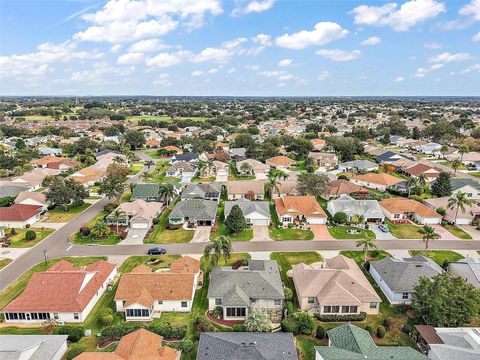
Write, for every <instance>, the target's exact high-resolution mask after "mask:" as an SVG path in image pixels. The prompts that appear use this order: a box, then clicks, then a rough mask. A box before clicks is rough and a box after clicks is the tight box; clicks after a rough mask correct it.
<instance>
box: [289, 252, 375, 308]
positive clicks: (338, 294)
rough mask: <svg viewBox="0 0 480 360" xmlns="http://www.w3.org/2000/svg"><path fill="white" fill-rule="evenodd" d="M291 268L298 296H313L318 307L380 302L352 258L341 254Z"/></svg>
mask: <svg viewBox="0 0 480 360" xmlns="http://www.w3.org/2000/svg"><path fill="white" fill-rule="evenodd" d="M292 270H293V271H292V273H293V281H294V283H295V289H296V290H297V293H298V296H299V297H302V298H305V297H316V298H317V299H318V302H319V304H320V305H322V306H325V305H352V304H357V305H360V304H362V303H370V302H381V299H380V297H379V296H378V294H377V293H376V292H375V290H374V289H373V287H372V285H371V284H370V283H369V281H368V280H367V278H366V277H365V275H363V273H362V271H361V270H360V269H359V267H358V266H357V264H356V263H355V261H353V260H352V259H350V258H347V257H345V256H343V255H337V256H335V257H333V258H331V259H326V260H325V264H323V266H321V265H315V264H314V265H305V264H298V265H294V266H293V267H292Z"/></svg>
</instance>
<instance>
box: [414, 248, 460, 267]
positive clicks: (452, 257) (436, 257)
mask: <svg viewBox="0 0 480 360" xmlns="http://www.w3.org/2000/svg"><path fill="white" fill-rule="evenodd" d="M409 253H410V255H412V256H415V255H423V256H426V257H429V258H430V259H432V260H433V261H435V262H436V263H437V264H438V265H443V264H444V263H445V261H447V262H449V263H450V262H454V261H458V260H460V259H463V258H464V257H463V256H462V255H460V254H459V253H456V252H455V251H451V250H429V251H427V252H426V253H425V251H423V250H409Z"/></svg>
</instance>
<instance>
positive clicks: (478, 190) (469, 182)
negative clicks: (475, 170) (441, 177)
mask: <svg viewBox="0 0 480 360" xmlns="http://www.w3.org/2000/svg"><path fill="white" fill-rule="evenodd" d="M450 183H451V184H452V194H456V193H457V192H462V193H465V194H466V196H467V198H469V199H474V200H477V201H478V200H480V183H479V182H478V181H475V180H473V179H464V178H459V179H457V178H451V179H450Z"/></svg>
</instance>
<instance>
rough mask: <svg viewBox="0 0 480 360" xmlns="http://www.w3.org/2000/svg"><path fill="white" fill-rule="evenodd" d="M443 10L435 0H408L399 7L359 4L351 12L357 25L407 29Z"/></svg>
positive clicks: (443, 6)
mask: <svg viewBox="0 0 480 360" xmlns="http://www.w3.org/2000/svg"><path fill="white" fill-rule="evenodd" d="M442 12H445V5H444V4H443V3H439V2H437V1H436V0H410V1H407V2H405V3H403V4H402V5H401V6H400V7H398V4H396V3H389V4H385V5H382V6H368V5H361V6H358V7H356V8H354V9H353V10H352V11H351V13H353V14H354V15H355V23H356V24H359V25H372V26H386V25H388V26H391V27H392V28H393V29H394V30H396V31H407V30H409V29H410V28H411V27H413V26H415V25H417V24H419V23H422V22H424V21H426V20H427V19H430V18H434V17H436V16H437V15H438V14H440V13H442Z"/></svg>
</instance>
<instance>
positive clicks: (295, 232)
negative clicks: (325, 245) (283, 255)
mask: <svg viewBox="0 0 480 360" xmlns="http://www.w3.org/2000/svg"><path fill="white" fill-rule="evenodd" d="M268 232H269V233H270V237H271V238H272V239H273V240H312V239H313V232H311V231H310V230H303V229H295V228H284V229H281V228H274V227H269V228H268Z"/></svg>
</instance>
